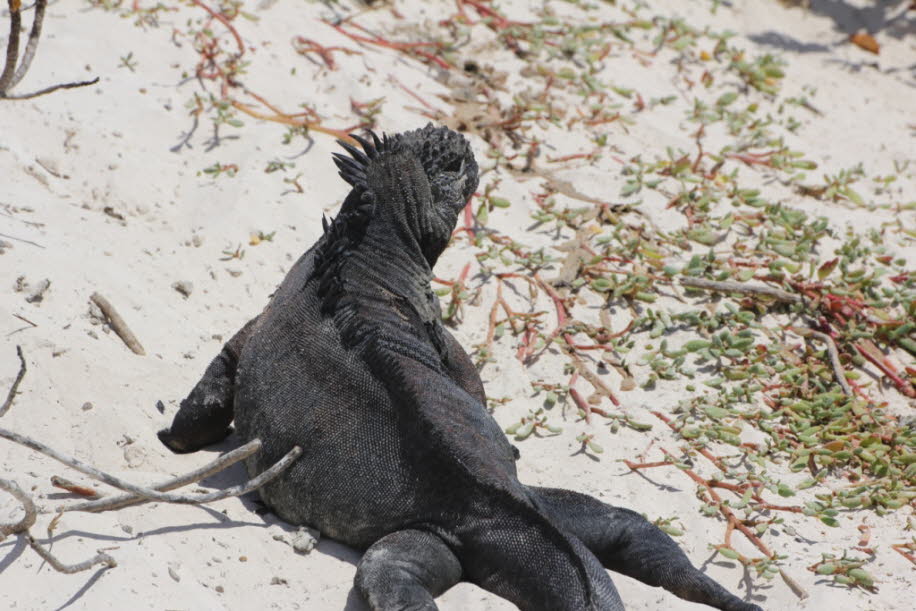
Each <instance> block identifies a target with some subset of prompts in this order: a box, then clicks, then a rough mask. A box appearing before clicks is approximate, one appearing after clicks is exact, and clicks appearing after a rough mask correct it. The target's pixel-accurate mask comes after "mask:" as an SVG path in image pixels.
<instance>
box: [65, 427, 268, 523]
mask: <svg viewBox="0 0 916 611" xmlns="http://www.w3.org/2000/svg"><path fill="white" fill-rule="evenodd" d="M260 449H261V440H260V439H253V440H251V441H249V442H248V443H246V444H245V445H243V446H240V447H238V448H236V449H234V450H232V451H231V452H227V453H226V454H223V455H222V456H220V457H218V458H217V459H216V460H214V461H212V462H210V463H207V464H206V465H204V466H202V467H201V468H199V469H195V470H194V471H191V472H190V473H187V474H185V475H181V476H178V477H174V478H171V479H168V480H166V481H164V482H161V483H158V484H155V485H154V486H152V488H153V490H158V491H159V492H168V491H169V490H174V489H176V488H181V487H182V486H186V485H188V484H193V483H194V482H199V481H200V480H202V479H204V478H206V477H210V476H211V475H213V474H214V473H219V472H220V471H223V470H224V469H226V468H228V467H229V466H230V465H233V464H235V463H237V462H239V461H240V460H244V459H245V458H248V457H249V456H251V455H252V454H254V453H255V452H257V451H258V450H260ZM148 502H150V500H149V499H146V498H143V497H139V496H137V495H135V494H122V495H119V496H113V497H110V498H105V499H99V500H97V501H88V502H85V503H79V504H76V505H71V506H69V507H60V508H59V511H86V512H90V513H99V512H102V511H111V510H114V509H121V508H122V507H127V506H129V505H136V504H138V503H148Z"/></svg>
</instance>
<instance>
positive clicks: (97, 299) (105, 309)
mask: <svg viewBox="0 0 916 611" xmlns="http://www.w3.org/2000/svg"><path fill="white" fill-rule="evenodd" d="M89 299H90V300H91V301H92V303H94V304H95V305H97V306H99V309H100V310H102V314H104V315H105V319H106V320H107V321H108V324H109V325H111V328H112V329H113V330H114V332H115V333H117V334H118V337H120V338H121V339H122V340H123V341H124V343H125V344H126V345H127V347H128V348H130V349H131V351H132V352H133V353H134V354H139V355H141V356H143V355H145V354H146V350H144V349H143V346H142V345H141V344H140V340H138V339H137V336H136V335H134V333H133V331H131V330H130V327H128V326H127V323H126V322H124V319H123V318H121V315H120V314H118V311H117V310H115V308H114V306H113V305H111V302H109V301H108V300H107V299H105V297H103V296H102V295H100V294H99V293H93V294H92V297H90V298H89Z"/></svg>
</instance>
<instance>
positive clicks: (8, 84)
mask: <svg viewBox="0 0 916 611" xmlns="http://www.w3.org/2000/svg"><path fill="white" fill-rule="evenodd" d="M7 6H9V9H10V35H9V38H7V41H6V61H5V63H4V65H3V72H2V73H0V99H7V100H27V99H30V98H37V97H38V96H42V95H46V94H48V93H51V92H52V91H57V90H58V89H73V88H75V87H85V86H86V85H94V84H95V83H97V82H99V79H98V78H94V79H92V80H89V81H74V82H70V83H60V84H58V85H51V86H49V87H45V88H44V89H39V90H38V91H33V92H32V93H25V94H11V93H10V89H12V88H13V87H15V86H16V85H17V84H19V81H21V80H22V79H23V77H24V76H25V75H26V72H28V71H29V68H30V67H31V65H32V60H33V59H35V51H36V49H38V40H39V39H40V38H41V26H42V24H43V23H44V19H45V9H46V8H47V6H48V0H36V1H35V18H34V19H33V20H32V30H31V31H30V32H29V40H28V42H27V43H26V46H25V51H23V53H22V61H21V62H19V61H18V60H19V30H20V29H21V28H22V0H7ZM17 63H18V64H19V66H18V68H17V66H16V65H17Z"/></svg>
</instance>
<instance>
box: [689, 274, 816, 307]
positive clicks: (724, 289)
mask: <svg viewBox="0 0 916 611" xmlns="http://www.w3.org/2000/svg"><path fill="white" fill-rule="evenodd" d="M681 285H683V286H686V287H688V288H692V289H703V290H706V291H718V292H721V293H744V294H748V295H766V296H767V297H772V298H773V299H775V300H777V301H783V302H785V303H804V302H805V300H804V299H802V297H801V296H800V295H793V294H792V293H789V292H786V291H784V290H782V289H777V288H773V287H771V286H766V285H763V284H745V283H744V282H728V281H726V282H719V281H716V280H706V279H705V278H681Z"/></svg>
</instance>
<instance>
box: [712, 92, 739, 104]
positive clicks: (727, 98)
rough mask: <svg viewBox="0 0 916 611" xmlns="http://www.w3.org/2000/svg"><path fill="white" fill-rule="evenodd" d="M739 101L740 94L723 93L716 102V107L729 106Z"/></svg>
mask: <svg viewBox="0 0 916 611" xmlns="http://www.w3.org/2000/svg"><path fill="white" fill-rule="evenodd" d="M737 99H738V94H737V93H735V92H734V91H729V92H728V93H723V94H722V95H721V96H719V99H718V100H716V106H728V105H729V104H731V103H732V102H734V101H735V100H737Z"/></svg>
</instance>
